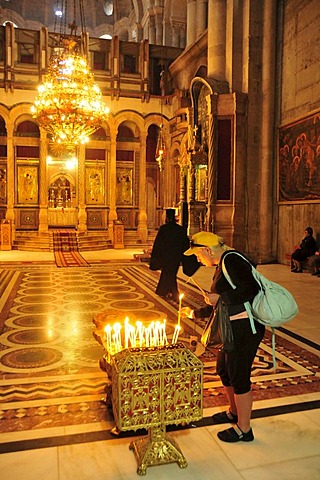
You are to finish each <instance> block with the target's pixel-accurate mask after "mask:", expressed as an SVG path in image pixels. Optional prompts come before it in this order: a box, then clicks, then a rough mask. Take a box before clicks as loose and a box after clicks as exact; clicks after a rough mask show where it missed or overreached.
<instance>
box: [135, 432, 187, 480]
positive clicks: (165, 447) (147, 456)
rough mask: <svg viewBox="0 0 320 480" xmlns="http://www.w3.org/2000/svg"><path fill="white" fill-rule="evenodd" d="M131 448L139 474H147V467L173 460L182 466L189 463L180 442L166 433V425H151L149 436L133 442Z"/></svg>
mask: <svg viewBox="0 0 320 480" xmlns="http://www.w3.org/2000/svg"><path fill="white" fill-rule="evenodd" d="M129 448H130V450H133V452H134V454H135V456H136V459H137V463H138V469H137V473H138V475H145V474H146V471H147V467H151V466H153V465H161V464H164V463H172V462H177V463H178V465H179V467H180V468H185V467H186V466H187V465H188V463H187V461H186V459H185V458H184V456H183V455H182V452H181V450H180V448H179V446H178V444H177V443H176V442H175V440H174V439H173V438H171V436H170V435H168V434H166V426H165V425H157V426H154V427H150V428H149V429H148V436H147V437H146V438H140V439H139V440H136V441H133V442H131V443H130V446H129Z"/></svg>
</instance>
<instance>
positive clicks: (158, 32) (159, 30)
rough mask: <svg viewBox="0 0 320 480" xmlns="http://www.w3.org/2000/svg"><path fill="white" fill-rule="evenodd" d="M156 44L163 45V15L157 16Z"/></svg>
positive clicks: (158, 14)
mask: <svg viewBox="0 0 320 480" xmlns="http://www.w3.org/2000/svg"><path fill="white" fill-rule="evenodd" d="M155 24H156V44H157V45H163V17H162V13H157V15H156V20H155Z"/></svg>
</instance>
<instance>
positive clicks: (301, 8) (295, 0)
mask: <svg viewBox="0 0 320 480" xmlns="http://www.w3.org/2000/svg"><path fill="white" fill-rule="evenodd" d="M282 13H283V31H282V32H280V33H282V38H283V50H282V57H281V58H280V59H279V63H278V64H279V65H280V75H279V85H280V86H279V124H280V125H282V126H286V125H290V124H291V123H293V122H295V121H297V120H299V119H302V118H304V117H307V116H308V115H310V114H311V113H313V112H317V111H319V113H320V29H319V24H320V2H319V0H286V1H284V2H283V12H282ZM319 135H320V132H317V136H318V143H319ZM313 150H314V153H315V157H316V147H314V149H313ZM277 154H278V155H279V152H278V148H277ZM278 155H277V156H278ZM317 168H318V169H320V162H319V165H317ZM318 178H319V179H320V172H319V173H318ZM315 189H316V190H317V192H318V196H319V193H320V180H319V181H318V182H317V183H316V185H314V188H313V191H314V190H315ZM309 225H310V226H312V227H313V229H314V232H315V237H316V239H317V241H318V245H319V246H320V200H317V199H315V200H299V201H294V202H291V201H287V202H281V204H280V203H279V206H278V248H277V252H278V261H279V262H280V263H286V259H285V254H286V253H287V252H290V251H291V249H292V246H293V245H294V244H297V243H300V241H301V239H302V237H303V232H304V229H305V228H306V227H307V226H309Z"/></svg>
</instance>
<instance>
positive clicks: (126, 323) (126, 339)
mask: <svg viewBox="0 0 320 480" xmlns="http://www.w3.org/2000/svg"><path fill="white" fill-rule="evenodd" d="M129 328H130V325H129V318H128V317H126V319H125V321H124V348H128V346H129Z"/></svg>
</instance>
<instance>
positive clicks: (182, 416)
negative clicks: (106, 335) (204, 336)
mask: <svg viewBox="0 0 320 480" xmlns="http://www.w3.org/2000/svg"><path fill="white" fill-rule="evenodd" d="M104 358H105V361H106V363H107V364H108V365H109V366H108V367H107V368H106V371H109V372H110V374H111V384H112V407H113V414H114V418H115V422H116V425H117V427H118V429H119V430H120V431H121V430H137V429H140V428H146V429H148V436H147V437H146V438H142V439H139V440H138V441H134V442H131V444H130V449H131V450H133V451H134V453H135V455H136V459H137V463H138V470H137V473H138V474H139V475H144V474H145V473H146V469H147V467H148V466H153V465H160V464H165V463H171V462H177V463H178V465H179V467H180V468H184V467H186V466H187V461H186V459H185V458H184V456H183V454H182V452H181V450H180V448H179V446H178V445H177V444H176V442H175V441H174V439H173V438H171V436H170V435H168V434H167V433H166V425H179V424H182V423H190V422H193V421H197V420H200V419H201V418H202V414H203V406H202V401H203V364H202V362H201V361H200V360H199V359H198V358H197V357H196V356H195V355H194V354H193V353H192V352H191V350H189V349H188V348H185V347H184V345H183V344H179V343H178V344H175V345H167V346H163V347H149V348H128V349H124V350H122V351H120V352H119V353H117V354H115V355H110V354H107V355H106V356H105V357H104Z"/></svg>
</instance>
